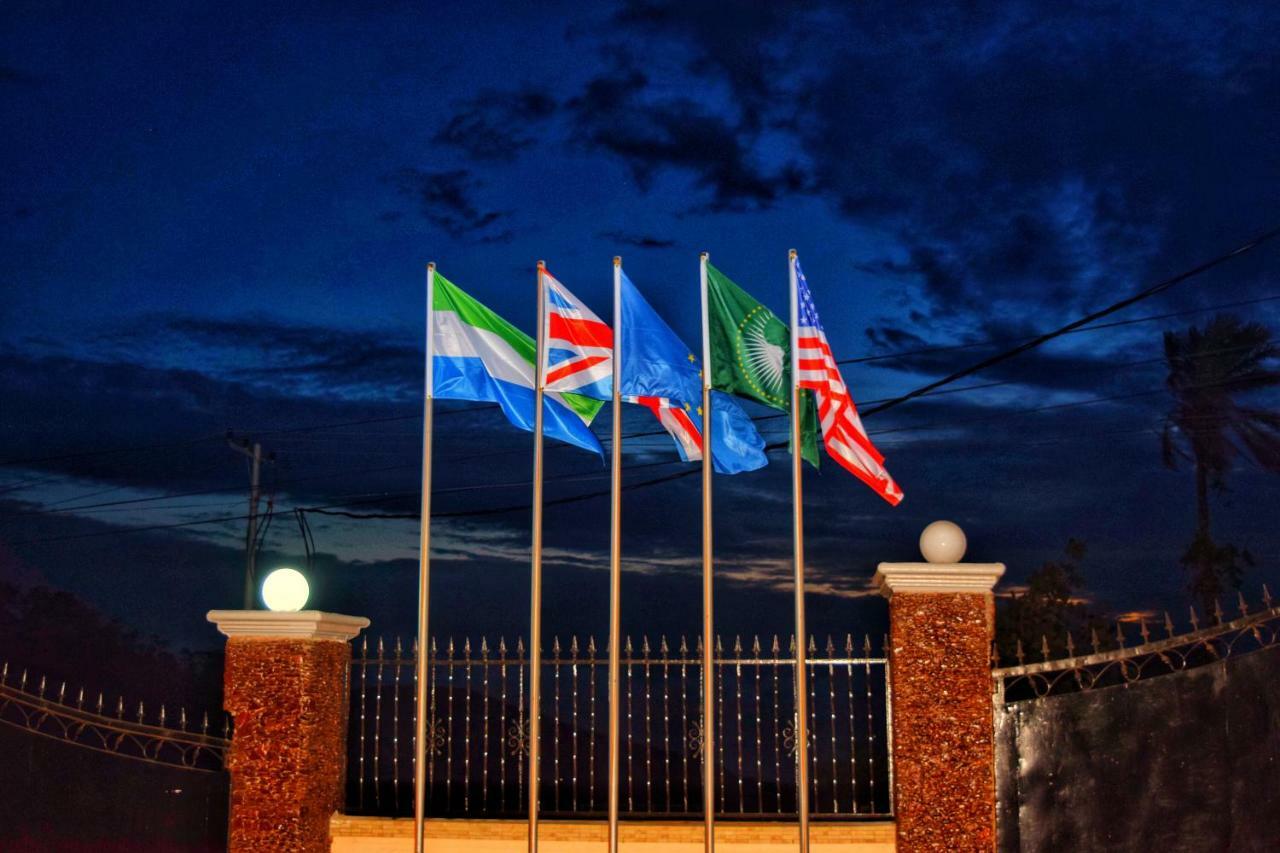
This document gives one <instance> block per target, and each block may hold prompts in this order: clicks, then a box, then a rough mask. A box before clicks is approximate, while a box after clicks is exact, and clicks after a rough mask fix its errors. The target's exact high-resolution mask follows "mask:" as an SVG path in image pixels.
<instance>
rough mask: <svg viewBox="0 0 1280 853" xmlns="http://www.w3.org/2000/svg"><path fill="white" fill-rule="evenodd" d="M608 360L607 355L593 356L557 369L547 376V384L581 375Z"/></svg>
mask: <svg viewBox="0 0 1280 853" xmlns="http://www.w3.org/2000/svg"><path fill="white" fill-rule="evenodd" d="M608 360H609V356H607V355H593V356H588V357H587V358H584V359H582V360H581V361H571V362H569V363H568V364H565V365H562V366H560V367H557V368H556V369H555V370H552V371H551V372H549V373H548V374H547V379H546V382H547V384H548V385H550V384H551V383H552V382H557V381H559V380H561V379H564V378H565V377H566V376H572V375H573V374H575V373H581V372H582V371H584V370H586V369H588V368H590V367H594V366H595V365H597V364H599V363H600V362H602V361H608Z"/></svg>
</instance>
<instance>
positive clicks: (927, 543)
mask: <svg viewBox="0 0 1280 853" xmlns="http://www.w3.org/2000/svg"><path fill="white" fill-rule="evenodd" d="M968 544H969V543H968V540H967V539H966V538H965V535H964V531H963V530H961V529H960V525H958V524H956V523H955V522H954V521H935V522H933V524H930V525H929V526H928V527H926V528H925V529H924V532H923V533H921V534H920V553H921V554H923V555H924V558H925V560H927V561H928V562H930V563H958V562H960V561H961V560H962V559H964V551H965V548H966V547H968Z"/></svg>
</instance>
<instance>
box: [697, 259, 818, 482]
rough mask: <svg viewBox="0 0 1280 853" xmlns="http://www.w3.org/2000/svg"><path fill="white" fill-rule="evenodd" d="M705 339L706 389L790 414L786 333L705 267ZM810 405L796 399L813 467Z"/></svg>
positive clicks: (774, 319)
mask: <svg viewBox="0 0 1280 853" xmlns="http://www.w3.org/2000/svg"><path fill="white" fill-rule="evenodd" d="M707 335H708V337H709V338H710V343H711V386H712V387H713V388H719V389H720V390H721V391H726V392H728V393H730V394H736V395H738V396H739V397H746V398H748V399H750V400H755V401H756V402H758V403H763V404H764V405H766V406H768V407H769V408H771V409H780V410H781V411H784V412H789V411H791V391H790V389H791V330H790V329H788V328H787V324H786V323H783V322H782V321H781V320H779V319H778V317H777V315H776V314H774V313H773V312H772V311H770V310H769V309H768V308H766V307H764V306H763V305H761V304H760V303H759V302H758V301H756V299H755V298H754V297H752V296H751V295H750V294H749V293H747V292H746V291H745V290H743V289H742V288H740V287H738V285H736V284H734V283H733V282H732V281H731V280H730V279H729V277H728V276H726V275H725V274H724V273H722V272H720V270H718V269H716V268H715V267H713V266H712V265H711V264H710V263H709V262H708V263H707ZM813 406H814V403H813V400H812V399H810V398H809V395H807V394H801V404H800V421H801V436H802V442H801V445H800V446H801V455H802V456H803V457H804V459H805V460H806V461H807V462H808V463H809V464H810V465H812V466H813V467H815V468H816V467H818V458H819V457H818V423H817V416H816V413H815V411H813Z"/></svg>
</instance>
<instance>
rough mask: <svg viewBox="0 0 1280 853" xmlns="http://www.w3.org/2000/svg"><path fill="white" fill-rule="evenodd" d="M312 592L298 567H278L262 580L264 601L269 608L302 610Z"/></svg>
mask: <svg viewBox="0 0 1280 853" xmlns="http://www.w3.org/2000/svg"><path fill="white" fill-rule="evenodd" d="M310 594H311V587H310V585H309V584H308V583H307V579H306V577H305V576H304V575H303V574H302V572H300V571H298V570H297V569H276V570H275V571H273V572H272V573H271V574H269V575H267V578H266V580H264V581H263V582H262V601H263V603H264V604H266V605H267V609H268V610H274V611H277V612H279V611H286V612H291V611H296V610H301V609H302V608H303V605H305V604H306V603H307V596H308V595H310Z"/></svg>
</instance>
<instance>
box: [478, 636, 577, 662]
mask: <svg viewBox="0 0 1280 853" xmlns="http://www.w3.org/2000/svg"><path fill="white" fill-rule="evenodd" d="M575 645H577V643H576V642H575ZM480 657H481V658H482V659H484V660H488V659H489V638H488V637H485V636H483V635H481V637H480Z"/></svg>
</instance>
